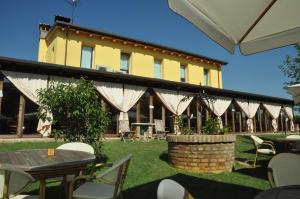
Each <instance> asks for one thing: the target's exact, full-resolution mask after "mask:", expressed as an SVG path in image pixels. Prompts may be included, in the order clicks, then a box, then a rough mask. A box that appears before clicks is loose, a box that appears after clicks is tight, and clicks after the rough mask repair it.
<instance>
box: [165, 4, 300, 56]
mask: <svg viewBox="0 0 300 199" xmlns="http://www.w3.org/2000/svg"><path fill="white" fill-rule="evenodd" d="M168 2H169V6H170V8H171V9H172V10H173V11H174V12H176V13H177V14H179V15H181V16H183V17H185V18H186V19H187V20H189V21H190V22H192V23H193V24H194V25H195V26H196V27H198V28H199V29H200V30H201V31H203V32H204V33H206V34H207V35H208V36H209V37H210V38H211V39H213V40H215V41H216V42H217V43H219V44H220V45H221V46H223V47H224V48H225V49H227V50H228V51H229V52H231V53H234V50H235V45H238V44H239V45H240V50H241V52H242V54H244V55H248V54H252V53H256V52H260V51H265V50H269V49H272V48H278V47H282V46H286V45H291V44H296V43H299V42H300V36H299V35H300V12H299V10H300V1H299V0H168Z"/></svg>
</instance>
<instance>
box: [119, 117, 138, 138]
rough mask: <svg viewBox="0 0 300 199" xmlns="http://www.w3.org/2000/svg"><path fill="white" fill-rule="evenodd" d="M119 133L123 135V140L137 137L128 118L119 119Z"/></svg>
mask: <svg viewBox="0 0 300 199" xmlns="http://www.w3.org/2000/svg"><path fill="white" fill-rule="evenodd" d="M119 133H120V136H121V141H124V142H126V140H131V141H134V139H135V137H136V133H135V131H132V130H130V126H129V121H128V120H119Z"/></svg>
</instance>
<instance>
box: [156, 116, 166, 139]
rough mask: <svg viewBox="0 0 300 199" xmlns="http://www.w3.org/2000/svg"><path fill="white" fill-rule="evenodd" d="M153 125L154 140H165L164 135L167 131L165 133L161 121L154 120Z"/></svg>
mask: <svg viewBox="0 0 300 199" xmlns="http://www.w3.org/2000/svg"><path fill="white" fill-rule="evenodd" d="M154 124H155V133H156V138H157V139H158V140H159V139H160V138H161V139H165V138H166V133H168V132H169V131H166V128H164V125H163V121H162V120H157V119H155V120H154Z"/></svg>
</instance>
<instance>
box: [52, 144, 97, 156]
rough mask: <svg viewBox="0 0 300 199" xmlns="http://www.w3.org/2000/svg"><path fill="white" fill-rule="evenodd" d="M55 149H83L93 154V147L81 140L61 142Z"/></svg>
mask: <svg viewBox="0 0 300 199" xmlns="http://www.w3.org/2000/svg"><path fill="white" fill-rule="evenodd" d="M56 149H57V150H73V151H83V152H87V153H92V154H94V153H95V152H94V149H93V147H92V146H91V145H88V144H85V143H82V142H70V143H66V144H62V145H60V146H58V147H57V148H56Z"/></svg>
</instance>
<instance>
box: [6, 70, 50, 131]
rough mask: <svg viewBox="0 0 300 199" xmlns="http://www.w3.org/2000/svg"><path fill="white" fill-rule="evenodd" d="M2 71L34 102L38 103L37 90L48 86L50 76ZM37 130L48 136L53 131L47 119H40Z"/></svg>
mask: <svg viewBox="0 0 300 199" xmlns="http://www.w3.org/2000/svg"><path fill="white" fill-rule="evenodd" d="M1 72H2V73H3V74H4V75H5V76H6V78H7V79H8V80H9V81H10V82H11V83H12V84H13V85H14V86H15V87H16V88H17V89H18V90H19V91H21V92H22V93H23V94H24V95H25V96H26V97H27V98H29V99H30V100H31V101H33V102H34V103H36V104H38V95H37V91H38V90H39V89H45V88H47V82H48V76H46V75H39V74H31V73H20V72H12V71H1ZM37 131H38V132H39V133H41V134H42V135H43V136H48V135H49V134H50V133H51V123H50V122H48V121H47V120H46V121H42V120H39V123H38V127H37Z"/></svg>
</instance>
